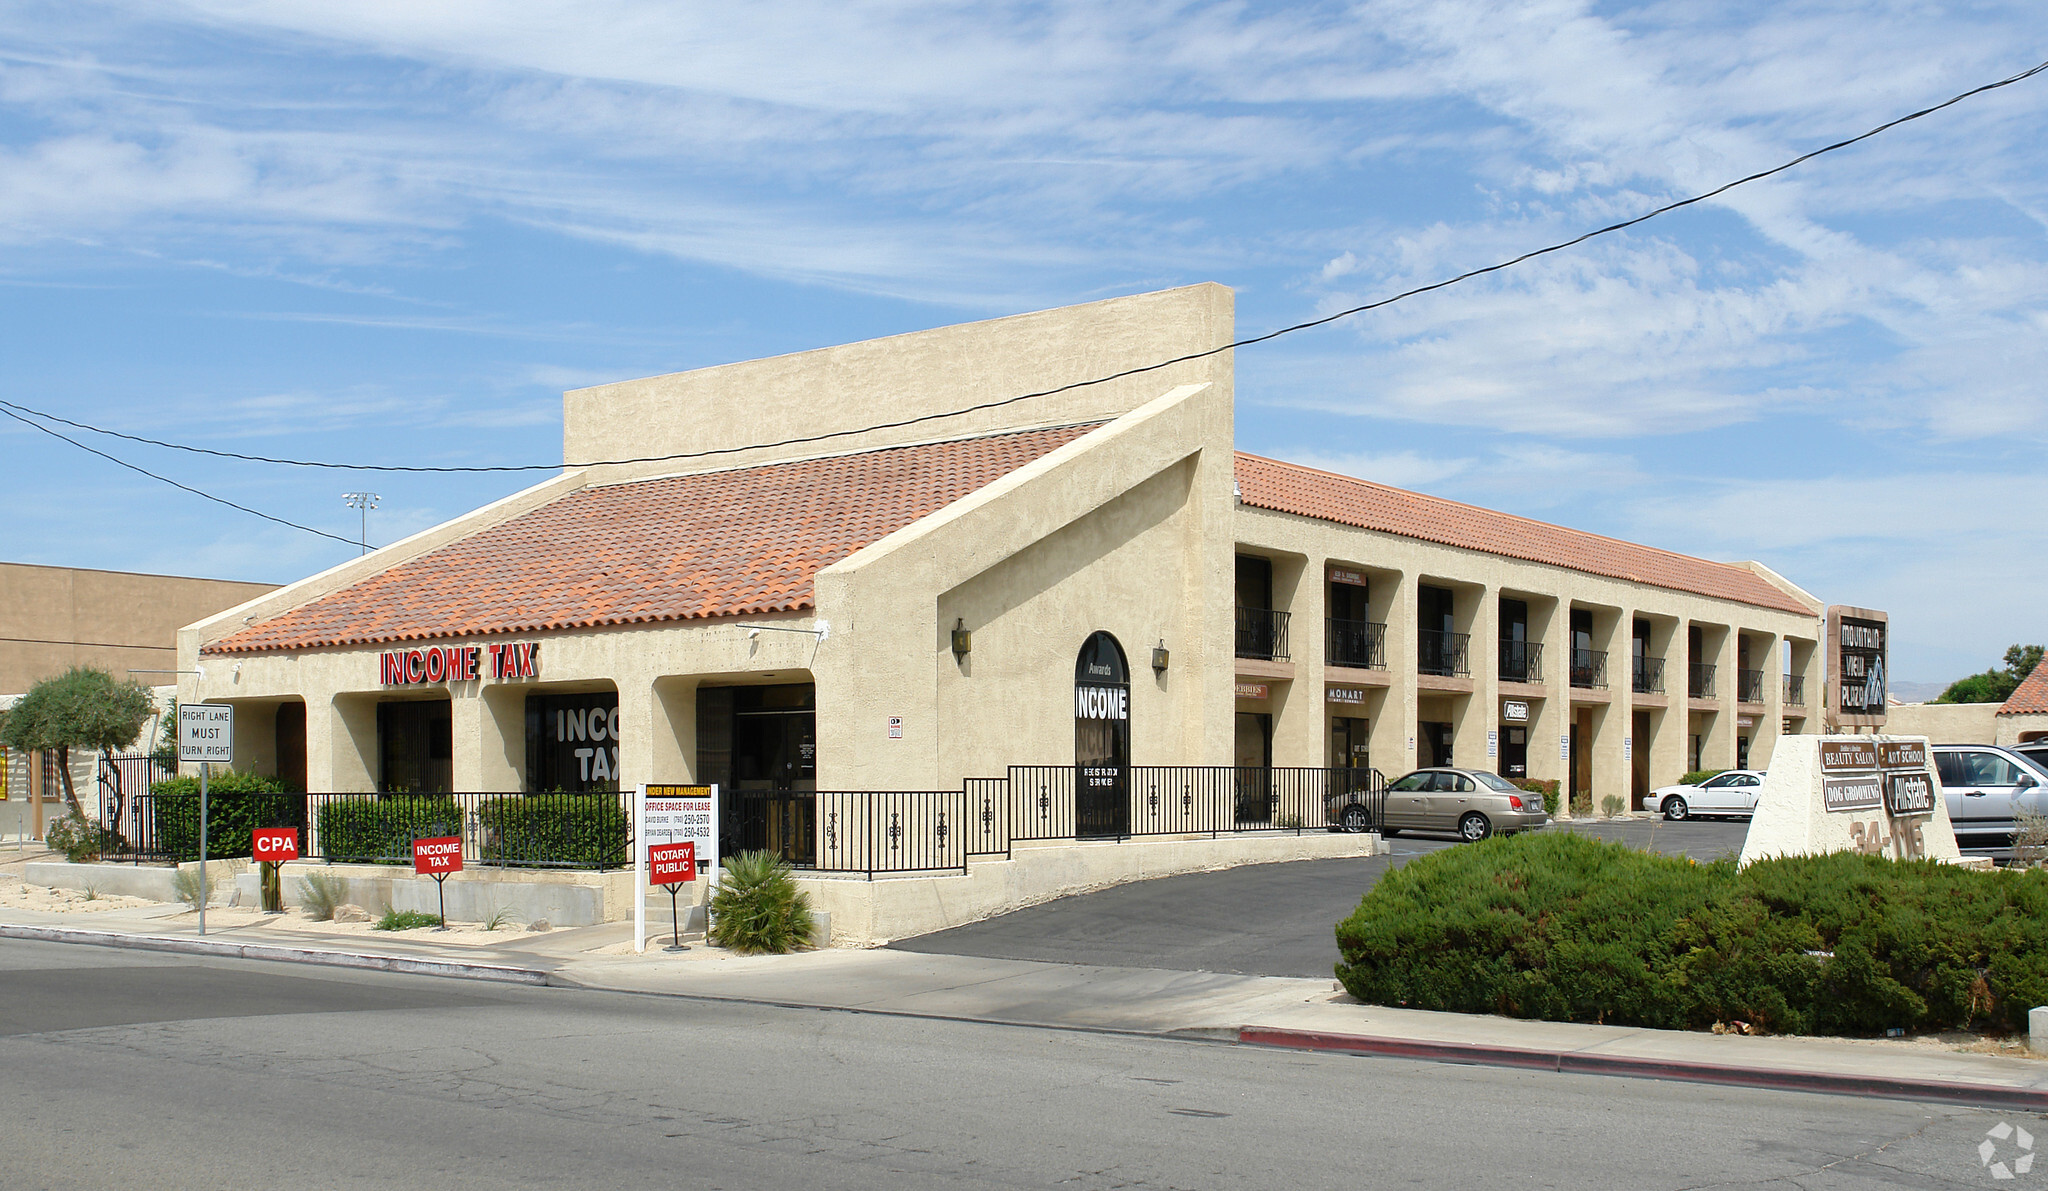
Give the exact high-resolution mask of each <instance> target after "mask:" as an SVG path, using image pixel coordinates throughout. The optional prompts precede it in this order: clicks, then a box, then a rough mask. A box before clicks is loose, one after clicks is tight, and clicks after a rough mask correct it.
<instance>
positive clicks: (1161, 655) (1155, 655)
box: [1152, 637, 1169, 674]
mask: <svg viewBox="0 0 2048 1191" xmlns="http://www.w3.org/2000/svg"><path fill="white" fill-rule="evenodd" d="M1168 656H1169V655H1168V654H1167V652H1166V638H1164V637H1161V638H1160V639H1159V644H1157V645H1155V646H1153V647H1152V669H1153V670H1154V671H1156V672H1157V673H1160V674H1164V673H1166V663H1167V660H1168Z"/></svg>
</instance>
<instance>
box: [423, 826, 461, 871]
mask: <svg viewBox="0 0 2048 1191" xmlns="http://www.w3.org/2000/svg"><path fill="white" fill-rule="evenodd" d="M412 871H413V872H414V873H417V874H419V875H421V876H445V875H446V874H448V873H459V872H461V871H462V837H461V836H459V835H441V836H435V837H434V838H433V839H416V840H414V841H412Z"/></svg>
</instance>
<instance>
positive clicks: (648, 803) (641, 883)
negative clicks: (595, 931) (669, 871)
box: [633, 786, 718, 954]
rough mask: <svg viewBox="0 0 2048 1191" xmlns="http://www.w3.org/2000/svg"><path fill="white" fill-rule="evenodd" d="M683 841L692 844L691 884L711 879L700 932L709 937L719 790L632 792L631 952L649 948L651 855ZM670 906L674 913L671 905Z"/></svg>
mask: <svg viewBox="0 0 2048 1191" xmlns="http://www.w3.org/2000/svg"><path fill="white" fill-rule="evenodd" d="M685 843H687V844H690V845H692V861H693V863H692V867H691V869H690V873H691V880H695V878H696V874H698V873H700V872H708V873H709V875H710V883H709V885H708V886H707V887H706V889H707V892H706V893H705V895H704V928H705V935H706V937H707V938H708V937H709V936H710V929H711V894H710V892H709V891H710V890H713V889H716V888H717V886H718V787H717V786H643V787H642V788H641V789H640V790H639V791H638V792H637V794H636V797H635V802H634V808H633V884H634V887H635V888H637V889H638V890H639V893H637V894H636V895H635V897H636V899H637V900H635V901H634V903H633V905H634V910H633V951H634V952H635V953H636V954H638V953H641V952H644V951H646V950H647V888H648V886H647V864H648V860H649V852H650V850H654V851H664V850H665V848H666V846H668V845H674V844H685ZM671 855H672V854H671ZM656 863H657V864H658V863H660V862H659V861H657V862H656ZM658 883H659V882H658ZM670 892H671V893H674V892H675V891H674V890H671V891H670ZM670 901H671V902H672V903H673V901H674V898H673V897H671V898H670ZM669 908H670V910H671V911H672V912H674V911H675V906H674V905H673V904H671V906H670V907H669Z"/></svg>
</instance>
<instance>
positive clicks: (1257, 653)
mask: <svg viewBox="0 0 2048 1191" xmlns="http://www.w3.org/2000/svg"><path fill="white" fill-rule="evenodd" d="M1237 656H1239V657H1241V658H1259V659H1261V660H1263V661H1268V662H1284V661H1287V660H1288V657H1287V613H1285V612H1275V611H1274V610H1273V609H1271V608H1239V609H1238V610H1237Z"/></svg>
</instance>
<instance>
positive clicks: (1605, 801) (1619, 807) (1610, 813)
mask: <svg viewBox="0 0 2048 1191" xmlns="http://www.w3.org/2000/svg"><path fill="white" fill-rule="evenodd" d="M1627 809H1628V803H1627V802H1626V801H1624V800H1623V799H1622V797H1621V795H1619V794H1609V795H1606V796H1605V797H1603V798H1601V799H1600V813H1601V814H1602V815H1604V816H1606V817H1607V818H1609V819H1612V818H1614V817H1615V816H1616V815H1619V814H1620V813H1621V812H1623V811H1625V810H1627Z"/></svg>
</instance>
